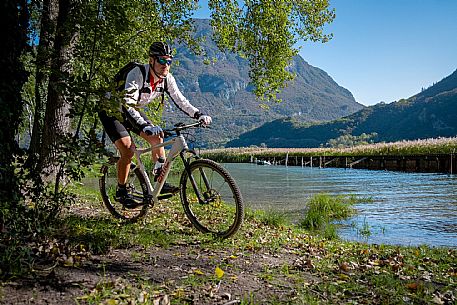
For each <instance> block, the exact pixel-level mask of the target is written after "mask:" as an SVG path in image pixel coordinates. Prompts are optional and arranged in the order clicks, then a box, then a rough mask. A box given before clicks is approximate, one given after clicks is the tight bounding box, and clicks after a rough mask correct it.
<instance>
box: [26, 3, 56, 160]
mask: <svg viewBox="0 0 457 305" xmlns="http://www.w3.org/2000/svg"><path fill="white" fill-rule="evenodd" d="M58 13H59V2H58V0H45V1H44V2H43V12H42V15H41V23H40V43H39V44H38V47H37V58H36V73H35V113H34V118H33V129H32V138H31V140H30V147H29V160H30V162H32V164H34V163H35V161H36V158H37V157H38V155H39V153H40V151H41V143H42V138H43V137H42V135H43V127H44V114H45V104H44V102H43V100H45V98H46V86H47V84H48V80H49V70H50V69H51V59H52V51H53V47H54V40H55V35H56V30H57V16H58Z"/></svg>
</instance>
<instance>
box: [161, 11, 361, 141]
mask: <svg viewBox="0 0 457 305" xmlns="http://www.w3.org/2000/svg"><path fill="white" fill-rule="evenodd" d="M195 26H196V36H197V37H201V36H206V37H208V39H207V40H206V41H204V42H203V43H202V47H203V49H204V50H205V51H206V53H207V57H208V58H210V59H215V60H214V61H211V63H210V64H205V63H204V59H203V58H202V57H199V56H196V55H194V54H193V53H192V52H190V51H189V49H188V48H187V47H186V46H183V45H178V46H177V52H176V56H175V59H176V62H177V64H176V65H173V67H172V73H173V75H174V76H175V78H176V81H177V82H178V86H179V87H180V89H181V91H182V92H183V93H184V95H185V96H186V97H187V98H188V99H189V100H190V101H191V103H192V104H194V105H195V106H196V107H198V108H199V109H203V111H205V112H206V113H208V114H210V115H211V116H212V117H213V122H214V123H213V125H212V129H210V130H204V131H202V132H200V134H199V136H198V139H199V144H203V146H206V147H217V146H224V145H225V143H227V142H228V141H230V140H233V139H235V138H237V137H238V136H239V135H240V134H242V133H245V132H247V131H250V130H252V129H254V128H257V127H259V126H262V125H263V124H265V123H267V122H271V121H273V120H275V119H279V118H283V117H289V116H290V117H294V118H295V119H296V120H297V121H299V122H317V121H328V120H332V119H336V118H340V117H342V116H346V115H349V114H351V113H354V112H356V111H358V110H360V109H362V108H363V107H364V106H363V105H361V104H359V103H357V102H356V101H355V99H354V97H353V96H352V94H351V92H349V91H348V90H347V89H345V88H343V87H341V86H339V85H338V84H337V83H336V82H335V81H334V80H333V79H332V78H331V77H330V76H329V75H328V74H327V73H326V72H324V71H322V70H321V69H319V68H316V67H313V66H311V65H309V64H308V63H307V62H306V61H305V60H304V59H303V58H301V57H300V56H296V57H295V58H293V60H292V62H291V66H290V71H291V72H293V73H295V74H296V78H295V80H294V81H293V82H291V83H290V84H288V86H287V87H286V88H285V89H284V91H283V92H282V93H281V94H280V95H279V98H281V99H282V100H283V102H282V103H280V104H274V105H269V106H270V107H269V109H268V110H265V109H264V108H262V107H261V106H260V104H259V101H258V100H256V98H255V96H254V94H253V93H252V89H253V88H252V85H251V84H250V80H249V65H248V62H247V60H246V59H243V58H241V57H239V56H237V55H235V54H233V53H228V52H226V53H223V52H220V51H219V50H218V48H217V47H216V45H215V44H214V42H212V41H211V39H210V38H211V35H212V29H211V26H210V23H209V20H205V19H196V20H195ZM170 109H171V110H173V109H175V108H174V107H170ZM164 118H165V121H166V122H167V123H168V124H171V123H176V122H179V121H185V120H186V118H185V115H183V113H182V112H180V111H176V110H174V111H166V112H165V114H164ZM201 142H203V143H201Z"/></svg>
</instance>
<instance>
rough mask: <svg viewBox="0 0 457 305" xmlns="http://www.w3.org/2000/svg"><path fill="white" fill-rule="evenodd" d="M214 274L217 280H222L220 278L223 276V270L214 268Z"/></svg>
mask: <svg viewBox="0 0 457 305" xmlns="http://www.w3.org/2000/svg"><path fill="white" fill-rule="evenodd" d="M214 273H215V274H216V276H217V278H218V279H220V278H222V276H224V270H222V269H221V268H219V267H216V269H215V270H214Z"/></svg>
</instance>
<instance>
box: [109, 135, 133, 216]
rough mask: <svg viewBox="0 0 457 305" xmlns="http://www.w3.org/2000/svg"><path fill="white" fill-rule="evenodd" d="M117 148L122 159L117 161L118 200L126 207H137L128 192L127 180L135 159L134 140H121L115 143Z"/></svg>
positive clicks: (128, 138) (124, 138)
mask: <svg viewBox="0 0 457 305" xmlns="http://www.w3.org/2000/svg"><path fill="white" fill-rule="evenodd" d="M114 145H116V148H117V149H118V150H119V153H120V154H121V157H120V158H119V160H118V161H117V164H116V165H117V189H116V200H118V201H119V202H120V203H122V204H123V205H124V206H126V207H130V208H133V207H136V206H137V203H136V202H135V200H134V199H133V197H132V196H131V195H130V194H129V193H128V191H127V179H128V176H129V172H130V163H131V162H132V158H133V155H134V154H133V151H132V149H131V147H132V139H131V138H130V136H128V137H123V138H120V139H119V140H116V142H114Z"/></svg>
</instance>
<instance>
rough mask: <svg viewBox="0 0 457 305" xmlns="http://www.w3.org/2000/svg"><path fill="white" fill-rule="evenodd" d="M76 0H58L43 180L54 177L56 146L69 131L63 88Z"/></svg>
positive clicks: (75, 37) (75, 33)
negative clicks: (44, 177)
mask: <svg viewBox="0 0 457 305" xmlns="http://www.w3.org/2000/svg"><path fill="white" fill-rule="evenodd" d="M77 9H78V6H77V1H75V0H59V16H58V18H57V34H56V38H55V43H54V51H55V53H54V56H53V57H54V60H53V62H52V70H51V75H50V77H49V85H48V96H47V102H46V113H45V118H44V122H45V125H44V132H43V141H42V149H41V154H40V160H41V161H40V165H41V166H40V167H41V170H42V172H43V174H44V175H45V176H46V177H48V178H47V180H50V179H54V177H55V176H56V174H57V172H58V170H59V168H60V166H59V165H60V164H59V163H58V162H57V160H58V158H57V157H58V155H59V147H60V146H61V145H62V144H63V143H65V142H67V141H68V139H69V138H70V137H69V131H70V118H69V116H68V115H69V113H70V101H69V95H68V91H67V84H68V82H69V77H68V76H69V75H70V73H71V72H72V66H71V59H72V57H73V53H74V51H75V46H76V43H77V40H78V34H79V32H78V26H77V24H76V23H75V19H76V17H77V13H76V12H77Z"/></svg>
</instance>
